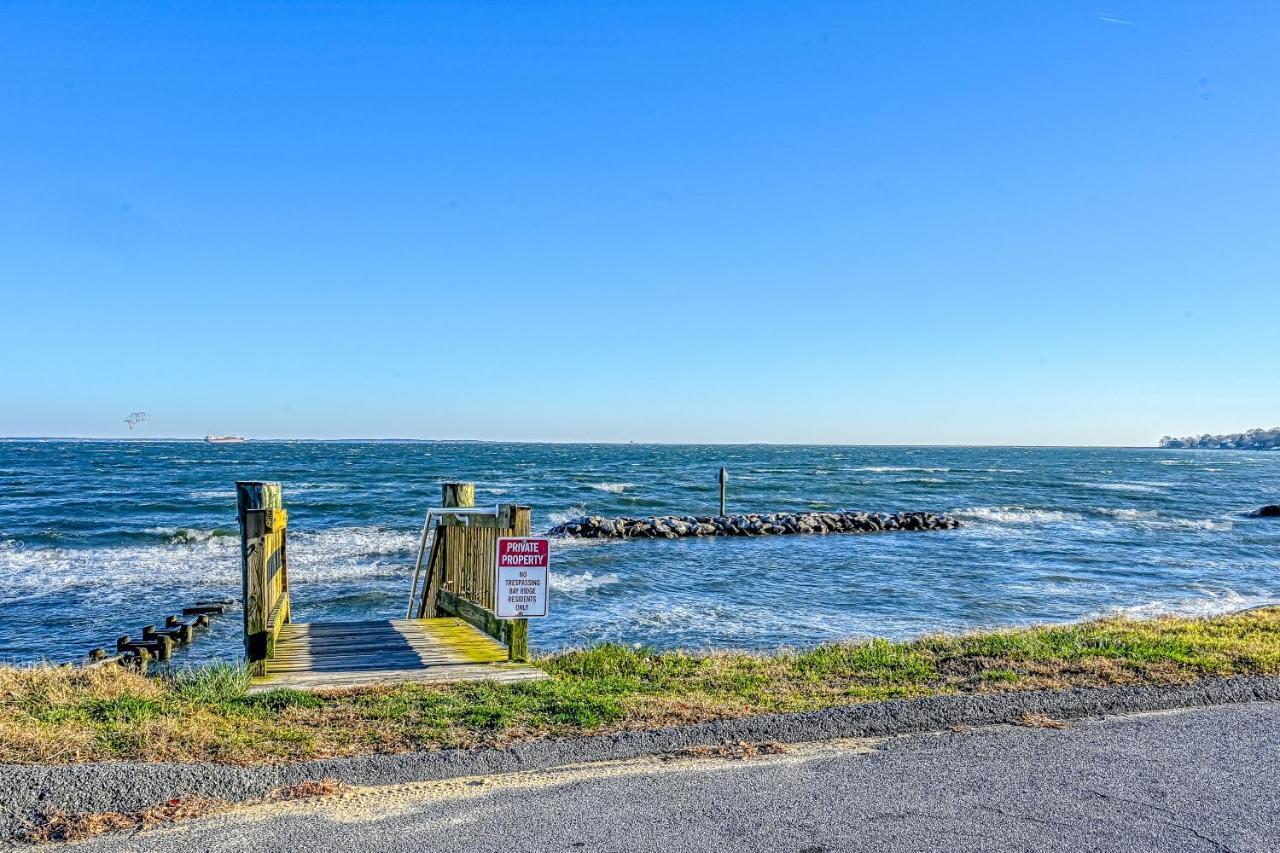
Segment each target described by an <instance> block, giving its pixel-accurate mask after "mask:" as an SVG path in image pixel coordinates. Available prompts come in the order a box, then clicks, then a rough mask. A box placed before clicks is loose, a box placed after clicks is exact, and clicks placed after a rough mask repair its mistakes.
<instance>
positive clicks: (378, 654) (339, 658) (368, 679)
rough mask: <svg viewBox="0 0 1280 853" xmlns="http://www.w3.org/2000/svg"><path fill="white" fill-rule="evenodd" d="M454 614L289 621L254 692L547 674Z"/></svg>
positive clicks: (515, 678)
mask: <svg viewBox="0 0 1280 853" xmlns="http://www.w3.org/2000/svg"><path fill="white" fill-rule="evenodd" d="M508 656H509V652H508V650H507V647H506V646H504V645H503V644H502V643H500V642H498V641H497V640H496V639H494V638H492V637H490V636H489V635H488V634H485V633H483V632H481V631H480V630H479V629H477V628H475V627H473V626H472V625H471V624H470V623H468V622H465V621H463V620H462V619H458V618H455V617H439V618H433V619H392V620H378V621H367V622H313V623H310V624H297V623H291V624H288V625H285V626H283V628H281V630H280V634H279V636H278V637H277V638H276V641H275V654H274V656H273V657H272V658H270V659H269V660H267V661H266V662H265V664H266V666H265V670H266V671H265V673H264V674H262V675H259V676H257V677H255V678H254V679H253V690H255V691H257V690H273V689H276V688H280V687H290V688H294V689H298V690H345V689H347V688H352V687H367V686H369V685H372V684H390V683H402V682H406V681H411V682H423V683H432V682H447V681H480V680H495V681H523V680H526V679H535V678H546V677H547V674H546V673H545V672H543V671H542V670H540V669H538V668H537V667H535V666H530V665H529V664H526V663H512V662H509V660H508Z"/></svg>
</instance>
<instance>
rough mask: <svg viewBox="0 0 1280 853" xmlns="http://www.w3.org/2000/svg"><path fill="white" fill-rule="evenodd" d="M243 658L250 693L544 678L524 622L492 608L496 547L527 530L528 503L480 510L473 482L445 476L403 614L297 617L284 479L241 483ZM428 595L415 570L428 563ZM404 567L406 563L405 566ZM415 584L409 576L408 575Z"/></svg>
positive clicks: (238, 485) (425, 583)
mask: <svg viewBox="0 0 1280 853" xmlns="http://www.w3.org/2000/svg"><path fill="white" fill-rule="evenodd" d="M236 498H237V505H238V514H239V519H240V544H241V569H242V579H241V580H242V589H243V598H242V601H243V602H244V649H245V660H246V661H247V662H248V664H249V667H250V669H251V671H252V673H253V683H252V689H253V690H255V691H257V690H273V689H277V688H293V689H296V690H346V689H349V688H353V687H366V686H369V685H374V684H389V683H398V682H425V683H432V682H445V681H485V680H494V681H523V680H526V679H534V678H546V677H547V674H546V673H545V672H543V671H542V670H540V669H538V668H537V667H535V666H531V665H530V664H529V663H527V661H528V659H529V641H528V637H529V632H528V622H527V620H525V619H499V618H498V617H497V615H496V614H495V612H494V605H495V601H494V580H493V576H494V572H495V565H496V564H495V558H494V555H495V553H496V550H495V549H496V543H497V540H498V539H499V538H500V537H503V536H528V535H529V525H530V510H529V508H528V507H525V506H517V505H515V504H504V505H501V506H497V507H495V508H494V509H493V510H477V509H475V508H474V507H475V486H473V485H472V484H470V483H446V484H444V488H443V493H442V507H444V508H448V509H456V510H462V511H461V512H459V513H458V514H457V515H454V514H453V513H448V512H442V513H440V514H439V515H438V517H437V518H436V527H435V529H434V531H433V530H432V529H431V528H430V527H428V526H427V525H428V524H429V522H430V521H431V519H432V517H433V515H432V513H434V512H436V510H432V511H431V512H429V513H428V514H427V516H426V521H425V522H424V524H423V531H422V541H421V543H420V546H419V548H418V553H419V558H418V565H417V566H416V567H415V569H414V572H413V575H412V579H413V585H412V587H411V588H409V589H408V590H407V591H408V592H409V594H410V595H409V604H408V607H407V608H406V614H407V615H411V616H414V617H416V618H408V619H390V620H388V619H377V620H365V621H358V622H313V623H310V624H300V623H295V622H294V621H293V605H292V591H291V590H290V586H289V552H288V538H289V537H288V533H289V513H288V512H287V511H286V510H285V509H284V505H283V502H282V499H281V495H280V484H279V483H266V482H259V481H242V482H238V483H236ZM428 540H430V542H431V547H430V552H429V553H430V558H429V560H427V562H426V564H425V576H424V578H423V584H422V593H421V596H418V595H417V592H418V577H417V574H418V571H419V570H420V569H424V565H423V562H422V561H423V558H424V557H425V556H426V555H427V553H428V549H427V543H428ZM407 568H408V567H406V569H407ZM409 579H410V574H409V572H408V571H406V574H405V580H406V581H408V580H409Z"/></svg>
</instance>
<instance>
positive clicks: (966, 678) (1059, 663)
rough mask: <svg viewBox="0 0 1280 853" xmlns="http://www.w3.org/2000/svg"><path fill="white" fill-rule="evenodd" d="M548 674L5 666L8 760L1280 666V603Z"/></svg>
mask: <svg viewBox="0 0 1280 853" xmlns="http://www.w3.org/2000/svg"><path fill="white" fill-rule="evenodd" d="M538 663H539V665H540V666H542V667H544V668H545V669H546V670H547V671H548V672H550V673H551V675H552V677H551V678H550V679H547V680H545V681H535V682H519V683H513V684H505V685H502V684H489V683H484V684H459V685H452V686H439V687H435V686H433V687H426V686H415V685H399V686H394V687H386V688H371V689H364V690H358V691H350V692H343V693H332V694H324V695H316V694H310V693H301V692H296V691H291V690H278V691H274V692H270V693H261V694H255V695H249V694H248V693H247V692H246V688H247V686H248V679H247V677H246V675H245V673H244V672H243V671H241V670H238V669H236V668H234V667H227V666H222V667H211V668H206V669H199V670H193V671H191V672H188V673H183V674H180V675H177V676H174V677H171V678H165V679H149V678H144V677H141V676H139V675H137V674H135V673H132V672H129V671H126V670H123V669H120V668H118V667H114V666H109V667H103V668H97V669H80V668H70V667H63V668H57V667H38V668H2V669H0V762H21V763H28V762H55V763H64V762H77V761H93V760H108V759H114V760H119V759H137V760H213V761H223V762H233V763H252V762H260V761H276V760H281V759H301V758H318V757H325V756H337V755H359V754H365V753H371V752H398V751H405V750H418V749H434V748H439V747H470V746H479V745H498V744H503V743H509V742H512V741H515V740H520V739H526V738H532V737H542V736H547V735H566V734H591V733H598V732H601V731H608V730H616V729H623V728H643V727H652V726H665V725H676V724H681V723H692V722H697V721H702V720H709V719H716V718H725V717H740V716H747V715H751V714H760V713H766V712H776V711H781V712H786V711H802V710H813V709H818V708H826V707H831V706H835V705H847V704H852V703H857V702H870V701H876V700H883V699H890V698H899V697H911V696H928V695H937V694H944V693H964V692H982V691H1008V690H1034V689H1045V688H1062V687H1073V686H1104V685H1118V684H1172V683H1179V682H1186V681H1192V680H1195V679H1199V678H1204V677H1208V676H1227V675H1280V609H1269V610H1256V611H1252V612H1247V613H1240V614H1235V615H1231V616H1222V617H1217V618H1212V619H1175V618H1164V619H1156V620H1152V621H1133V620H1123V619H1108V620H1103V621H1097V622H1087V623H1080V624H1075V625H1067V626H1055V627H1043V628H1031V629H1025V630H1014V631H999V632H989V633H980V634H970V635H964V636H938V637H927V638H923V639H920V640H915V641H912V642H904V643H890V642H886V641H881V640H877V641H873V642H870V643H862V644H848V645H845V644H841V645H827V646H822V647H819V648H816V649H813V650H809V651H803V652H780V653H777V654H770V655H764V654H742V653H723V654H689V653H685V652H664V653H657V652H652V651H647V650H635V649H631V648H625V647H621V646H612V645H605V646H599V647H596V648H592V649H587V650H582V651H572V652H565V653H562V654H557V655H552V656H549V657H545V658H542V659H540V660H539V661H538Z"/></svg>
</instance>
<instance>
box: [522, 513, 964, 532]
mask: <svg viewBox="0 0 1280 853" xmlns="http://www.w3.org/2000/svg"><path fill="white" fill-rule="evenodd" d="M959 526H960V522H959V520H958V519H955V518H952V517H951V516H949V515H943V514H940V513H933V512H895V513H889V514H886V513H880V512H772V513H767V514H764V515H714V516H713V515H657V516H651V517H649V518H603V517H601V516H598V515H587V516H583V517H581V518H575V519H573V520H572V521H567V522H565V523H564V524H557V525H556V526H555V527H553V528H551V530H550V531H548V533H547V535H548V536H569V537H575V538H578V539H681V538H684V537H688V536H784V535H788V534H797V533H881V532H884V531H890V530H952V529H954V528H957V527H959Z"/></svg>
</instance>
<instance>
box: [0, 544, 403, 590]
mask: <svg viewBox="0 0 1280 853" xmlns="http://www.w3.org/2000/svg"><path fill="white" fill-rule="evenodd" d="M147 532H150V533H155V534H159V535H161V536H168V539H167V541H165V542H157V543H154V544H143V545H117V546H107V547H99V548H43V547H40V548H36V547H27V546H25V545H24V544H23V543H22V542H21V541H19V540H14V539H8V540H4V541H3V542H0V602H6V601H18V600H22V599H23V598H24V597H26V596H31V595H44V594H48V593H50V592H54V591H57V590H60V589H77V588H94V589H98V588H102V589H119V590H128V589H136V588H137V587H138V585H142V586H144V587H145V586H147V585H150V584H152V583H153V582H154V580H155V578H156V577H171V576H173V573H174V572H175V571H180V573H181V576H182V578H183V580H184V582H185V583H187V584H188V585H190V586H192V587H193V588H195V587H206V588H208V587H227V588H238V587H239V585H240V538H239V536H236V535H234V534H231V535H227V532H226V531H222V530H203V531H202V530H187V529H177V530H169V529H163V528H155V529H153V530H150V531H147ZM417 544H418V533H417V532H416V531H400V530H389V529H386V528H381V527H335V528H330V529H328V530H316V531H290V533H289V572H290V575H291V577H292V578H294V579H297V580H299V581H303V582H305V581H314V580H322V581H337V580H343V579H346V578H360V577H379V576H391V575H395V574H397V573H404V574H405V577H408V574H407V573H408V572H412V569H413V557H414V554H415V553H416V548H417Z"/></svg>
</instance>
